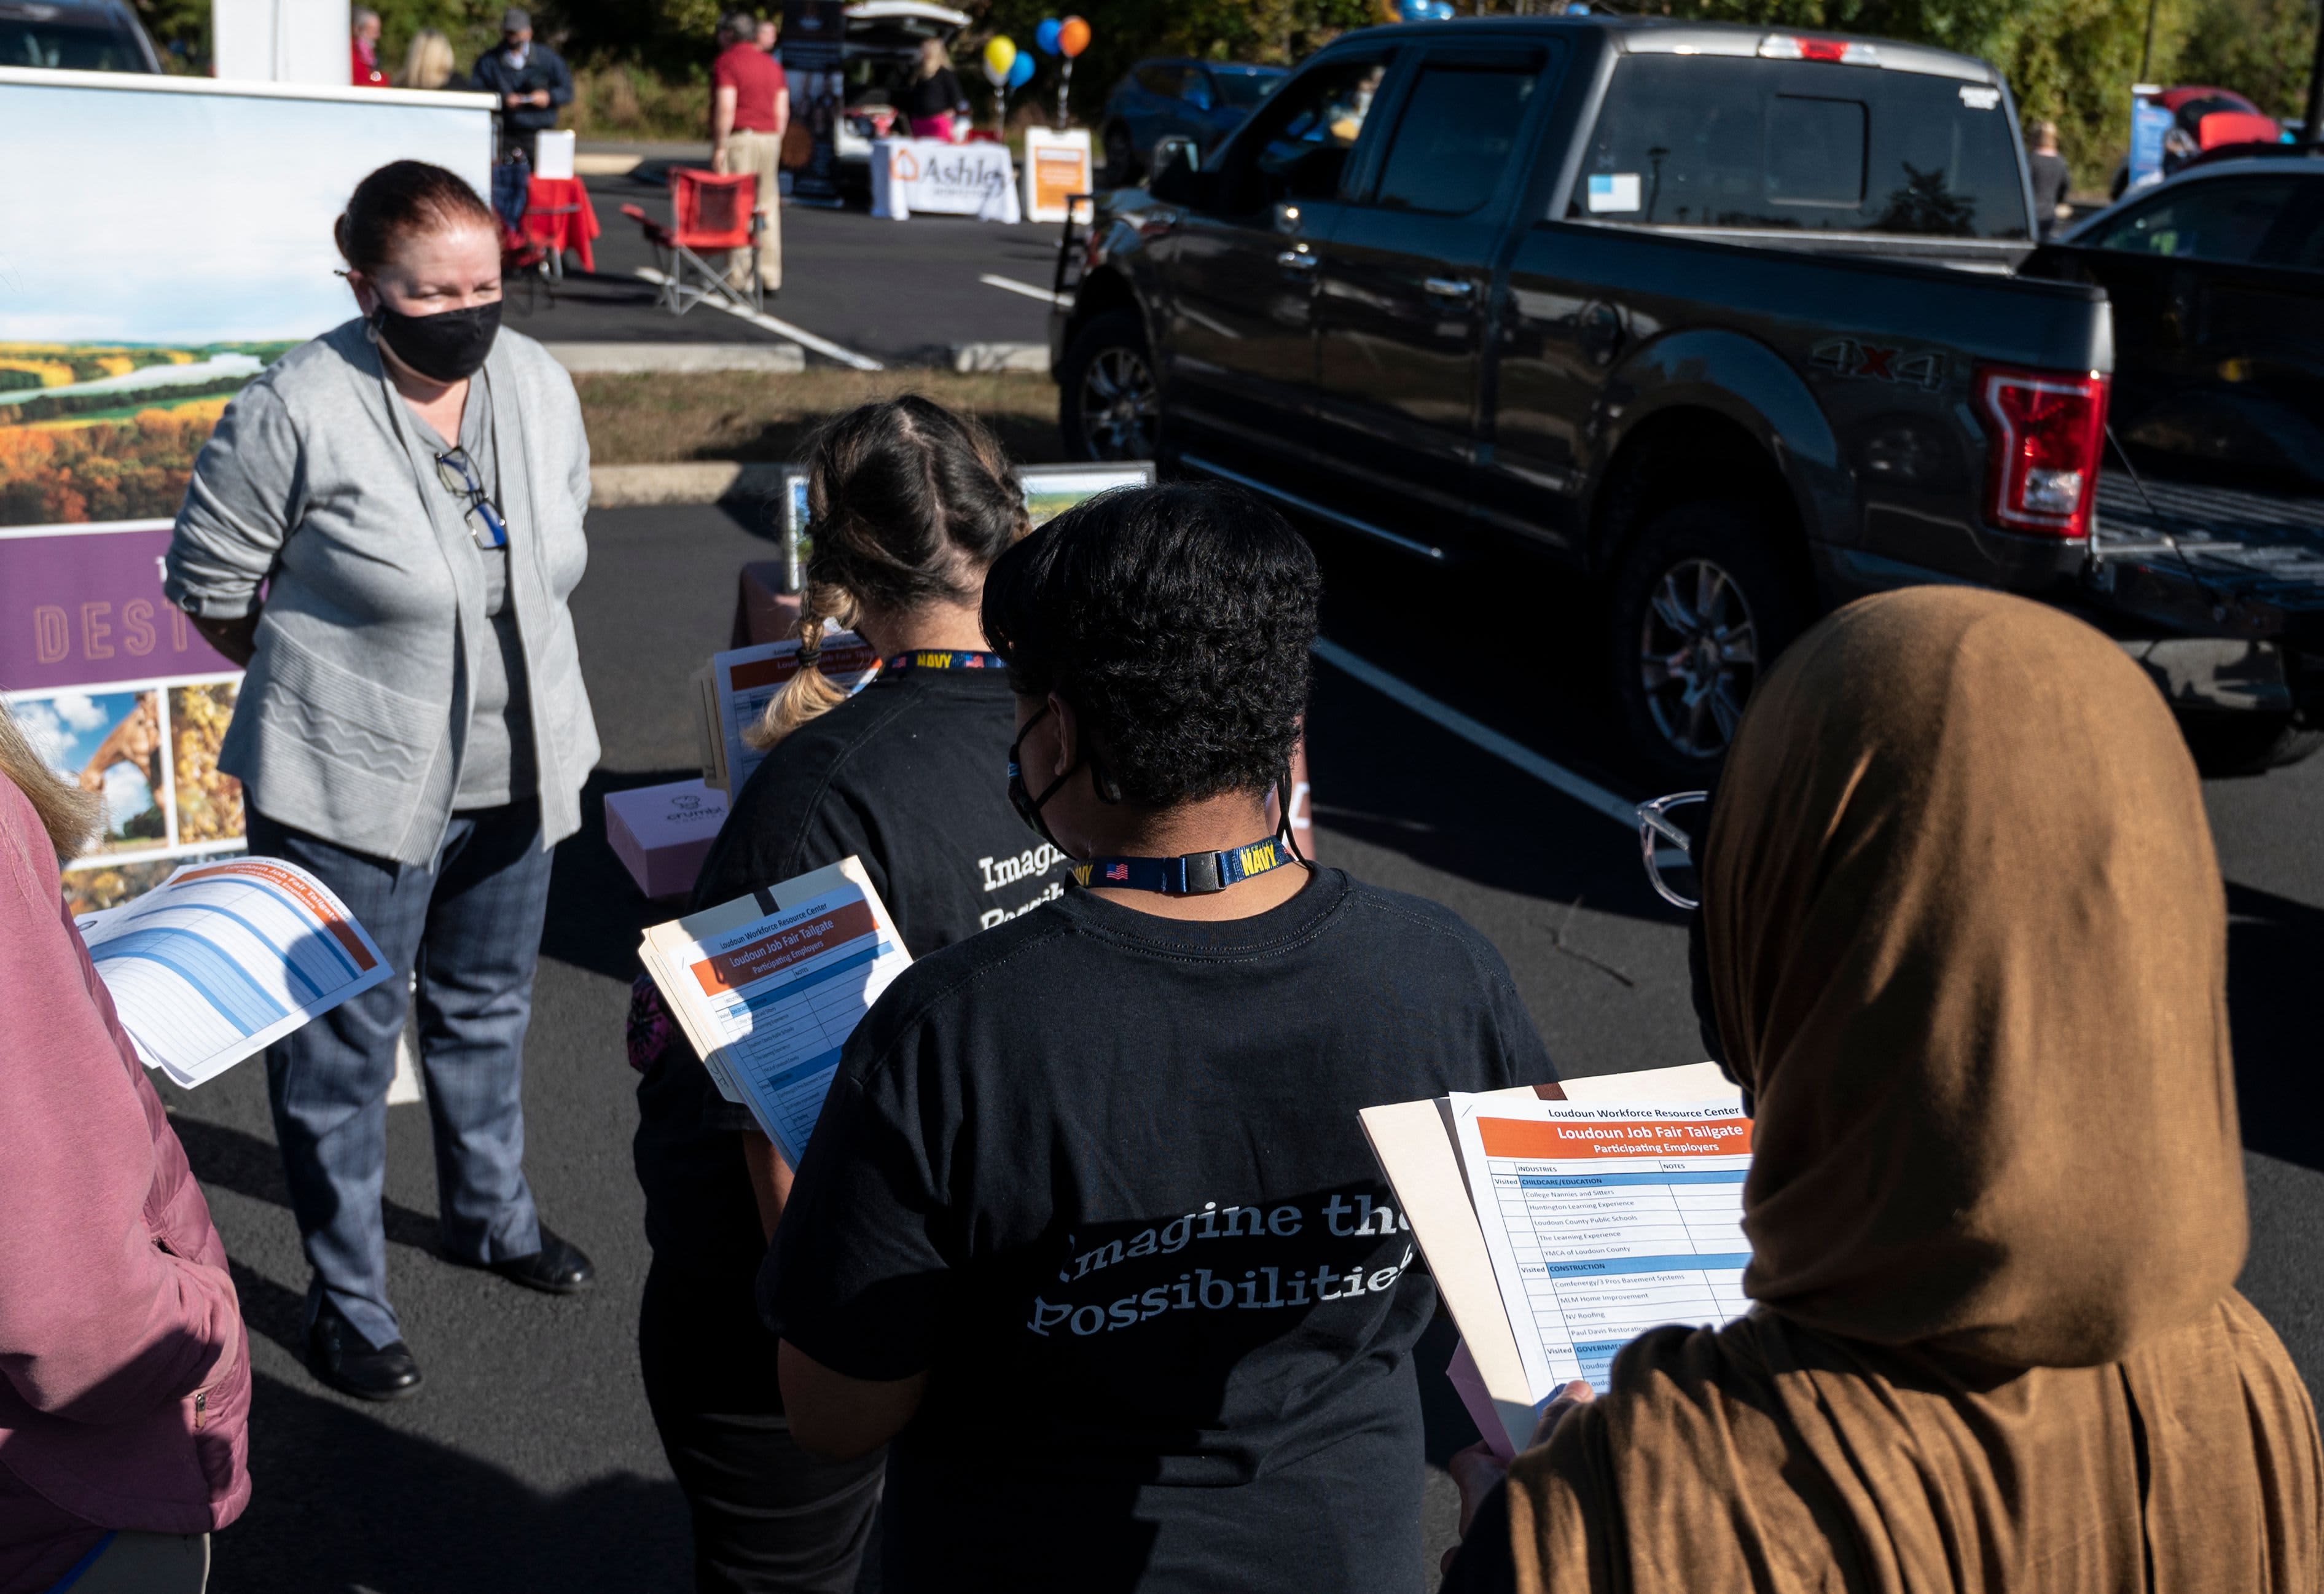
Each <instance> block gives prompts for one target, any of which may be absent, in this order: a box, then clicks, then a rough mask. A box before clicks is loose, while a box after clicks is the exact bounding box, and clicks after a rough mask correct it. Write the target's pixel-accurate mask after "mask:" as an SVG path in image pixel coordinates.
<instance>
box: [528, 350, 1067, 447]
mask: <svg viewBox="0 0 2324 1594" xmlns="http://www.w3.org/2000/svg"><path fill="white" fill-rule="evenodd" d="M573 385H574V387H575V388H576V389H577V390H578V391H579V392H580V394H581V413H582V417H583V419H584V420H585V421H586V423H587V425H588V428H589V457H590V459H591V460H592V461H593V462H594V463H595V464H598V465H670V464H676V463H678V462H680V461H684V460H690V459H733V460H743V461H751V462H775V463H780V462H783V461H787V460H795V459H803V458H805V457H806V455H807V440H808V439H809V438H811V437H812V436H813V435H814V433H815V429H816V427H818V426H820V425H822V424H823V423H824V422H825V420H828V419H831V418H832V417H833V416H835V415H839V414H844V412H845V411H847V410H852V409H853V408H854V407H855V406H857V405H858V404H868V403H872V402H874V401H879V400H881V399H890V398H894V397H896V396H898V395H899V394H902V393H918V394H920V395H922V396H923V397H925V398H928V399H933V400H934V401H936V402H937V403H939V404H943V405H945V406H946V407H947V408H949V409H952V410H958V411H960V412H961V413H963V414H966V415H972V416H974V417H975V418H976V419H978V420H980V421H982V422H983V423H984V425H985V426H987V427H988V428H991V431H992V432H993V434H994V436H996V437H998V438H1000V440H1001V447H1004V448H1006V449H1007V450H1008V451H1009V455H1010V457H1011V458H1012V459H1016V460H1018V461H1019V462H1021V463H1023V464H1027V465H1037V464H1046V463H1050V462H1054V461H1058V460H1062V459H1063V458H1064V457H1065V455H1064V452H1063V450H1062V448H1061V447H1060V446H1059V438H1058V436H1057V389H1056V383H1054V382H1051V381H1050V380H1049V379H1048V378H1047V377H1046V376H1039V375H1032V374H1019V373H1007V374H1001V373H984V374H975V375H961V374H959V373H954V372H950V371H930V370H904V371H844V370H838V369H835V368H833V367H829V366H810V367H809V368H808V369H807V370H806V371H803V372H800V373H797V374H795V375H783V374H778V373H767V372H741V371H737V372H717V373H700V372H680V373H649V374H641V375H620V376H614V375H590V376H576V377H575V378H574V379H573Z"/></svg>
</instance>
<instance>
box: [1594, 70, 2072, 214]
mask: <svg viewBox="0 0 2324 1594" xmlns="http://www.w3.org/2000/svg"><path fill="white" fill-rule="evenodd" d="M2008 115H2009V114H2008V111H2007V110H2006V102H2005V101H2004V100H2003V99H2002V97H2000V96H1999V95H1998V94H1997V93H1996V92H1995V91H1994V90H1993V89H1991V88H1987V87H1982V86H1980V85H1978V84H1973V83H1963V82H1960V80H1959V79H1957V78H1938V77H1932V76H1928V75H1925V74H1923V73H1919V72H1905V71H1891V70H1886V69H1881V68H1877V67H1858V66H1841V65H1837V64H1833V63H1830V62H1823V61H1769V60H1735V59H1732V58H1724V57H1714V56H1680V55H1634V56H1629V57H1627V58H1625V59H1624V60H1622V61H1621V63H1620V64H1619V65H1618V66H1617V67H1616V69H1615V71H1614V78H1613V82H1612V83H1611V84H1610V85H1609V88H1608V89H1607V94H1606V104H1605V107H1604V108H1603V109H1602V110H1601V111H1600V112H1599V115H1598V125H1597V127H1596V128H1595V129H1594V130H1593V131H1592V133H1591V139H1590V144H1589V148H1588V150H1587V152H1586V153H1585V156H1584V159H1583V161H1582V177H1581V179H1580V180H1579V181H1578V182H1577V184H1576V186H1575V189H1574V193H1573V198H1572V202H1571V204H1570V205H1569V206H1568V207H1567V210H1566V214H1567V215H1568V216H1571V217H1582V218H1585V219H1588V220H1592V221H1600V222H1620V223H1628V224H1631V225H1637V226H1682V227H1753V228H1789V229H1799V230H1807V231H1823V232H1859V233H1891V234H1905V235H1924V236H1937V237H1957V238H1987V239H2024V238H2027V237H2029V236H2030V232H2029V229H2028V227H2027V226H2026V218H2025V193H2024V182H2023V180H2022V178H2021V177H2020V175H2019V170H2018V161H2017V148H2016V145H2015V142H2014V141H2013V140H2012V139H2011V137H2010V130H2009V122H2008Z"/></svg>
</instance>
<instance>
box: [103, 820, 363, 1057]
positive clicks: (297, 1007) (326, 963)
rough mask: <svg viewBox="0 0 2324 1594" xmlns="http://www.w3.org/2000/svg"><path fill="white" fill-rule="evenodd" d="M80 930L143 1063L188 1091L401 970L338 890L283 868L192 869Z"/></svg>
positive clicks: (260, 863)
mask: <svg viewBox="0 0 2324 1594" xmlns="http://www.w3.org/2000/svg"><path fill="white" fill-rule="evenodd" d="M75 922H76V923H78V926H80V933H81V939H82V940H84V941H86V942H87V943H88V955H89V960H90V961H91V962H92V963H95V964H96V965H97V975H98V977H99V978H101V979H102V980H104V981H105V988H106V990H107V991H108V992H109V993H110V994H111V995H112V997H113V1006H114V1010H115V1012H117V1013H118V1014H119V1015H120V1016H121V1027H122V1028H124V1029H125V1030H127V1031H128V1032H129V1038H130V1039H131V1040H133V1041H134V1042H135V1043H136V1044H137V1051H138V1055H140V1056H142V1057H143V1059H144V1061H145V1064H146V1066H148V1067H151V1068H159V1069H160V1070H161V1072H162V1073H165V1074H167V1075H168V1076H169V1077H170V1078H171V1080H173V1081H174V1082H176V1083H179V1084H180V1085H184V1086H187V1087H188V1088H191V1087H193V1086H195V1085H198V1084H201V1083H204V1082H206V1081H208V1080H212V1079H215V1078H217V1076H218V1075H219V1074H221V1073H225V1072H226V1070H227V1069H228V1068H231V1067H232V1066H234V1064H236V1063H239V1062H241V1061H242V1060H243V1059H244V1057H247V1056H249V1055H251V1054H252V1053H254V1052H256V1051H259V1050H261V1049H263V1047H265V1046H269V1045H271V1044H272V1042H274V1041H277V1040H280V1039H281V1037H284V1036H286V1035H289V1034H290V1033H291V1031H292V1030H294V1029H297V1028H299V1027H300V1026H301V1025H303V1024H305V1023H306V1022H307V1021H308V1020H309V1019H310V1018H317V1017H319V1016H320V1015H322V1014H324V1013H327V1012H329V1011H330V1010H331V1009H333V1008H335V1007H337V1006H338V1005H339V1004H340V1003H341V1002H343V1001H345V1000H347V999H348V998H349V997H351V996H355V995H356V994H357V993H359V992H361V991H365V990H370V989H371V988H372V987H373V986H374V985H376V984H378V983H379V982H380V981H383V980H384V979H386V978H387V977H388V975H389V972H390V971H389V969H388V965H387V960H386V959H385V958H384V957H383V956H381V955H380V950H379V947H378V945H377V944H375V943H374V941H373V940H372V938H371V935H370V932H368V931H366V930H365V929H364V927H363V926H362V925H360V924H358V923H356V922H355V918H354V917H353V916H352V915H350V914H349V913H348V912H347V910H346V905H345V904H344V903H342V902H341V901H340V900H339V899H338V898H337V897H336V896H334V895H332V893H331V890H330V888H328V887H327V886H326V885H324V884H323V882H322V881H320V880H317V879H316V878H315V877H314V876H313V875H311V874H309V873H308V872H307V871H305V870H303V869H300V868H298V867H297V866H295V865H293V864H289V863H285V862H282V861H281V860H279V859H273V858H235V859H233V860H231V861H226V862H222V863H197V864H189V865H188V866H187V867H185V868H183V869H180V870H179V871H177V872H176V873H175V874H173V875H171V877H170V878H169V879H168V880H165V881H163V882H162V883H161V885H160V886H158V887H156V888H155V889H152V891H149V892H147V893H146V894H145V895H144V896H143V897H140V898H137V899H136V900H134V901H133V902H131V903H129V904H127V905H126V906H124V907H121V908H107V909H106V910H105V911H104V912H102V913H93V914H90V915H88V916H87V917H83V918H80V919H78V920H76V921H75Z"/></svg>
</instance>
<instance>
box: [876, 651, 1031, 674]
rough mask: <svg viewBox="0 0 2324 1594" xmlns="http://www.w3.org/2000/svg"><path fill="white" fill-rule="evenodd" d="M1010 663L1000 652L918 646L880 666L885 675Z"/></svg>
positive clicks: (1001, 666)
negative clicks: (969, 651)
mask: <svg viewBox="0 0 2324 1594" xmlns="http://www.w3.org/2000/svg"><path fill="white" fill-rule="evenodd" d="M1006 668H1009V666H1008V664H1007V663H1006V662H1005V661H1004V660H1003V659H1001V655H1000V654H998V653H964V652H957V651H954V650H950V649H945V648H918V649H915V650H912V651H911V652H908V653H899V654H897V655H896V656H895V657H894V658H893V659H886V660H884V661H882V662H881V666H880V670H881V674H883V675H902V674H903V673H904V672H905V671H906V670H908V669H1006Z"/></svg>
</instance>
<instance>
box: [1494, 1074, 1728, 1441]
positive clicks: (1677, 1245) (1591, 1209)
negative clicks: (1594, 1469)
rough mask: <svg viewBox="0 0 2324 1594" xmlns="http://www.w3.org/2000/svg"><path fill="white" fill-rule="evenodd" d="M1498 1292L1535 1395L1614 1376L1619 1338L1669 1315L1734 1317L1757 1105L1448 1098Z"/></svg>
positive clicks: (1623, 1340)
mask: <svg viewBox="0 0 2324 1594" xmlns="http://www.w3.org/2000/svg"><path fill="white" fill-rule="evenodd" d="M1448 1105H1449V1107H1450V1110H1451V1113H1452V1129H1453V1133H1454V1136H1455V1138H1457V1140H1458V1143H1459V1145H1460V1147H1461V1162H1462V1168H1463V1170H1464V1171H1465V1173H1466V1174H1467V1176H1468V1180H1469V1190H1470V1196H1471V1200H1472V1202H1474V1204H1475V1209H1476V1212H1477V1218H1478V1221H1479V1225H1480V1228H1481V1229H1482V1230H1483V1231H1484V1237H1485V1248H1486V1251H1487V1252H1488V1253H1489V1255H1490V1256H1491V1258H1492V1262H1493V1272H1494V1275H1495V1276H1496V1278H1497V1279H1498V1280H1499V1285H1500V1294H1501V1303H1502V1304H1503V1306H1504V1307H1505V1308H1506V1309H1507V1311H1508V1316H1509V1326H1510V1327H1511V1329H1512V1330H1514V1331H1515V1332H1516V1335H1517V1353H1518V1355H1519V1356H1520V1357H1521V1358H1522V1359H1523V1360H1524V1364H1525V1371H1526V1382H1527V1383H1528V1384H1529V1385H1530V1386H1531V1388H1532V1394H1533V1398H1534V1399H1535V1401H1542V1400H1545V1399H1547V1398H1548V1397H1549V1396H1552V1395H1554V1393H1555V1392H1556V1391H1557V1390H1558V1389H1559V1388H1560V1387H1563V1385H1564V1384H1566V1383H1567V1382H1569V1381H1570V1380H1572V1379H1574V1378H1582V1379H1584V1380H1586V1381H1587V1382H1588V1383H1589V1384H1590V1385H1591V1387H1593V1388H1597V1389H1600V1390H1602V1389H1604V1388H1605V1387H1606V1373H1607V1368H1609V1366H1610V1365H1611V1363H1612V1361H1613V1359H1614V1352H1615V1351H1617V1350H1620V1349H1621V1348H1622V1347H1623V1346H1624V1345H1626V1344H1628V1342H1629V1341H1631V1340H1633V1339H1635V1338H1637V1336H1638V1335H1639V1334H1640V1333H1642V1332H1644V1331H1646V1330H1647V1329H1650V1328H1655V1327H1659V1326H1661V1325H1662V1324H1665V1323H1700V1324H1713V1323H1721V1322H1727V1321H1729V1319H1731V1318H1735V1317H1738V1316H1740V1315H1741V1314H1742V1313H1743V1312H1744V1311H1745V1310H1746V1309H1747V1308H1748V1306H1749V1304H1750V1303H1749V1302H1748V1300H1746V1299H1745V1297H1744V1295H1743V1269H1744V1267H1746V1266H1747V1265H1748V1263H1749V1262H1750V1260H1751V1248H1750V1243H1749V1242H1748V1240H1746V1239H1744V1238H1743V1231H1742V1221H1743V1180H1744V1177H1745V1175H1747V1174H1748V1172H1749V1170H1750V1166H1751V1155H1750V1154H1751V1120H1750V1119H1748V1118H1746V1117H1744V1116H1743V1110H1742V1108H1741V1106H1740V1105H1739V1104H1738V1103H1737V1102H1736V1101H1734V1100H1733V1099H1732V1097H1731V1096H1730V1097H1729V1098H1728V1099H1726V1100H1724V1101H1720V1100H1708V1101H1692V1102H1651V1101H1608V1102H1588V1101H1539V1100H1516V1101H1513V1100H1510V1099H1509V1097H1508V1092H1499V1093H1497V1094H1495V1095H1494V1096H1492V1097H1490V1098H1480V1097H1476V1096H1462V1095H1455V1096H1452V1097H1451V1098H1449V1101H1448Z"/></svg>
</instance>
